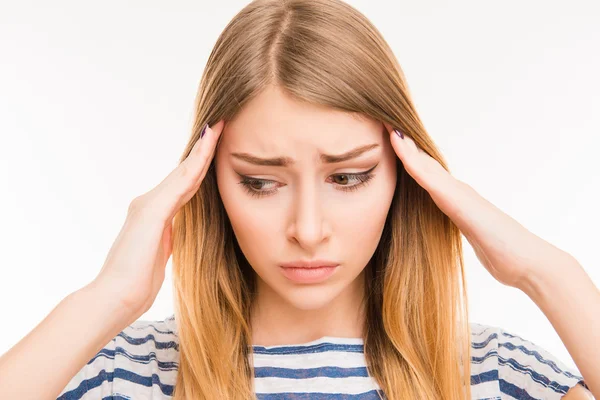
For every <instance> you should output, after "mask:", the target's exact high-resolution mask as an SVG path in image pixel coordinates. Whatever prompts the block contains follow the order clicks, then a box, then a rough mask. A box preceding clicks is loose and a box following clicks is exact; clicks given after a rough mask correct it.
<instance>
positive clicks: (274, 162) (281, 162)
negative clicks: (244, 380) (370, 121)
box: [231, 143, 379, 167]
mask: <svg viewBox="0 0 600 400" xmlns="http://www.w3.org/2000/svg"><path fill="white" fill-rule="evenodd" d="M377 147H379V144H377V143H372V144H367V145H364V146H359V147H357V148H355V149H352V150H350V151H347V152H345V153H342V154H320V157H319V158H320V160H321V162H322V163H324V164H335V163H340V162H343V161H348V160H352V159H354V158H357V157H359V156H360V155H362V154H363V153H366V152H367V151H369V150H373V149H375V148H377ZM231 155H232V156H233V157H235V158H237V159H239V160H242V161H246V162H247V163H250V164H254V165H263V166H269V167H287V166H290V165H293V164H294V160H293V159H292V158H290V157H273V158H261V157H257V156H254V155H252V154H249V153H231Z"/></svg>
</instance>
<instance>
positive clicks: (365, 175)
mask: <svg viewBox="0 0 600 400" xmlns="http://www.w3.org/2000/svg"><path fill="white" fill-rule="evenodd" d="M376 166H377V165H375V167H376ZM375 167H373V168H371V169H369V170H368V171H365V172H359V173H356V174H334V175H332V176H347V177H348V179H349V180H350V179H357V180H358V181H359V183H357V184H356V185H352V186H344V185H341V186H340V187H341V189H339V190H341V191H344V192H352V191H355V190H358V189H359V188H361V187H363V186H365V185H367V183H369V181H370V180H371V179H372V178H373V176H375V174H373V173H371V171H373V169H375ZM238 175H240V174H238ZM240 177H242V180H241V181H240V182H239V183H240V185H242V186H243V187H244V190H246V192H247V193H248V194H250V195H251V196H254V197H264V196H268V195H270V194H272V193H275V192H276V191H277V189H271V190H265V191H261V190H256V189H252V187H251V186H250V185H252V184H256V183H265V182H267V183H268V182H274V181H272V180H268V179H257V178H252V177H249V176H246V175H240Z"/></svg>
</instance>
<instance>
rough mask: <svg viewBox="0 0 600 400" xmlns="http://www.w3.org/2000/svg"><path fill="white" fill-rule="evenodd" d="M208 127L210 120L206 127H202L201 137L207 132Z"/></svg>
mask: <svg viewBox="0 0 600 400" xmlns="http://www.w3.org/2000/svg"><path fill="white" fill-rule="evenodd" d="M207 127H208V122H207V123H206V125H204V128H202V132H200V139H202V137H203V136H204V134H205V133H206V128H207Z"/></svg>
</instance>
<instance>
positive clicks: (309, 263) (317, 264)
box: [281, 260, 339, 268]
mask: <svg viewBox="0 0 600 400" xmlns="http://www.w3.org/2000/svg"><path fill="white" fill-rule="evenodd" d="M338 265H339V263H337V262H334V261H328V260H298V261H292V262H288V263H283V264H281V266H282V267H283V268H322V267H329V268H330V267H336V266H338Z"/></svg>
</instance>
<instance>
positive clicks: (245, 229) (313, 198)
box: [215, 88, 600, 400]
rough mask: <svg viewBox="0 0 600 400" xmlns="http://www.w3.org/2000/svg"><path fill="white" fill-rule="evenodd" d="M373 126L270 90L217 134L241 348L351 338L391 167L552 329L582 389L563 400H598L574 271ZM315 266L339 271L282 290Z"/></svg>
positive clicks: (599, 304) (588, 323) (582, 293)
mask: <svg viewBox="0 0 600 400" xmlns="http://www.w3.org/2000/svg"><path fill="white" fill-rule="evenodd" d="M384 127H385V129H383V130H382V129H381V128H382V126H381V123H380V122H378V121H374V120H368V119H364V118H363V119H359V118H356V116H353V115H351V114H347V113H341V112H336V111H332V110H330V109H325V108H318V107H315V106H313V105H308V104H304V103H298V102H295V101H293V100H292V99H291V98H289V97H287V96H285V95H284V94H283V93H282V92H279V91H277V90H276V89H275V88H271V89H269V90H267V91H265V92H263V93H262V94H261V95H260V96H259V97H257V98H255V99H254V100H253V101H252V102H250V103H249V104H247V105H246V107H244V110H243V111H241V112H240V113H239V114H238V115H237V116H236V119H235V120H233V121H228V122H227V123H226V126H225V127H224V130H227V134H225V135H223V136H222V141H221V143H220V147H218V148H217V150H216V154H215V157H216V166H217V182H218V187H219V191H220V193H221V197H222V200H223V203H224V206H225V209H226V211H227V214H228V216H229V218H230V220H231V223H232V226H233V229H234V231H235V235H236V237H237V239H238V242H239V244H240V247H241V249H242V251H243V252H244V255H245V256H246V258H247V259H248V261H249V262H250V264H251V266H252V268H253V269H254V271H255V272H256V274H257V276H258V277H259V279H258V283H259V284H258V298H257V302H256V308H255V309H254V310H253V313H252V321H251V322H252V327H253V344H258V345H263V346H270V345H279V344H289V343H303V342H307V341H311V340H314V339H317V338H320V337H322V336H337V337H361V336H362V332H361V329H360V328H361V326H362V322H363V320H364V310H362V309H360V307H358V305H359V304H360V300H361V296H362V287H363V286H362V285H363V284H364V279H363V276H364V275H363V274H362V272H363V270H364V268H365V266H366V265H367V263H368V261H369V259H370V258H371V256H372V255H373V252H374V251H375V248H376V246H377V243H378V242H379V239H380V237H381V232H382V229H383V225H384V221H385V217H386V215H387V212H388V210H389V206H390V204H391V200H392V196H393V193H394V188H395V186H396V179H397V177H396V173H395V163H396V161H397V158H399V159H400V160H401V162H402V164H403V165H404V167H405V169H406V171H407V172H408V173H409V174H410V175H411V176H412V177H413V178H414V179H415V181H416V182H417V183H419V184H420V185H421V186H422V187H423V188H424V189H426V190H427V191H428V193H429V194H430V195H431V197H432V199H433V200H434V201H435V203H436V204H437V205H438V206H439V208H440V210H441V211H443V212H444V213H445V214H446V215H448V216H449V217H450V218H451V219H452V221H453V222H454V223H455V224H456V225H457V226H458V228H459V229H460V230H461V232H462V233H463V234H464V235H465V237H466V238H467V240H468V241H469V243H470V244H471V245H472V246H473V249H474V251H475V253H476V255H477V257H478V259H479V260H480V262H481V264H482V266H483V267H485V268H486V269H487V270H488V272H489V273H490V274H491V275H492V276H493V277H494V278H495V279H496V280H497V281H498V282H500V283H502V284H504V285H508V286H512V287H514V288H517V289H520V290H521V291H523V292H524V293H525V294H527V295H528V296H529V297H530V298H531V300H532V301H534V302H535V304H536V305H538V306H539V308H540V309H541V310H542V312H544V314H545V315H546V316H547V317H548V319H549V320H550V321H551V322H552V324H553V326H554V327H555V329H556V331H557V333H558V334H559V336H560V337H561V339H562V340H563V343H564V344H565V346H566V348H567V350H568V351H569V353H570V354H571V356H572V357H573V360H574V361H575V363H576V364H577V367H578V369H579V371H581V373H582V375H583V377H584V379H585V381H586V383H587V384H588V386H589V387H590V388H591V389H592V392H591V393H590V392H589V391H587V390H585V389H584V388H583V387H582V386H580V385H577V386H575V387H573V388H572V389H571V390H569V392H568V393H567V394H566V395H565V396H564V397H563V398H567V399H571V400H574V399H588V398H593V397H592V395H593V394H598V393H599V392H600V387H599V386H598V382H599V381H600V380H599V377H600V369H599V368H598V363H597V360H598V359H599V358H600V355H599V354H598V351H597V350H595V349H597V346H596V343H597V342H598V340H597V332H599V331H600V329H597V328H599V327H600V326H599V323H598V321H599V320H598V318H597V316H596V313H595V311H594V310H598V309H600V291H599V290H598V288H597V287H595V286H594V284H593V282H592V281H591V279H590V277H589V276H588V275H587V274H586V273H585V271H584V269H583V268H582V267H581V265H580V264H579V263H578V262H577V260H576V259H575V258H574V257H573V256H572V255H570V254H568V253H566V252H564V251H563V250H561V249H559V248H557V247H556V246H554V245H552V244H551V243H549V242H547V241H545V240H543V239H542V238H540V237H538V236H536V235H534V234H533V233H531V232H530V231H528V230H527V229H525V228H524V227H523V226H522V225H521V224H519V223H518V222H517V221H515V220H514V219H513V218H511V217H510V216H508V215H507V214H505V213H504V212H502V211H501V210H500V209H498V208H497V207H496V206H494V205H493V204H492V203H490V202H489V201H487V200H486V199H485V198H483V197H482V196H480V195H479V194H478V193H477V191H476V190H475V189H473V188H472V187H470V186H469V185H468V184H466V183H464V182H462V181H459V180H458V179H456V178H454V177H453V176H452V175H451V174H449V173H448V172H447V171H446V170H445V169H444V168H442V166H441V165H439V163H438V162H437V161H435V160H434V159H433V158H431V157H430V156H429V155H428V154H427V153H425V152H424V151H423V150H422V149H421V148H420V147H419V146H418V145H417V144H416V143H415V142H414V141H413V140H412V138H410V137H409V136H407V135H406V134H405V135H404V136H403V137H402V136H401V135H397V134H396V132H395V131H394V129H393V127H391V126H389V125H388V124H384ZM370 143H377V144H379V147H378V149H376V150H373V151H372V152H369V153H366V154H364V155H363V156H361V157H360V158H357V159H355V160H352V161H345V162H342V163H339V164H335V165H324V164H321V163H319V162H318V160H319V157H318V154H319V152H325V153H330V154H331V153H334V154H335V153H338V154H339V153H342V152H345V151H348V150H350V149H353V148H355V147H356V146H360V145H365V144H370ZM390 144H391V146H390ZM235 152H246V153H251V154H254V155H257V156H260V157H276V156H287V157H290V158H292V159H293V160H295V163H294V164H293V165H292V166H288V167H285V168H284V167H274V166H254V165H252V164H249V163H247V162H244V161H242V160H239V159H236V158H235V157H233V155H232V153H235ZM376 164H377V167H376V168H375V170H374V171H373V172H374V177H373V179H371V180H370V181H369V183H368V184H367V185H366V186H362V187H360V188H358V190H356V191H353V192H344V191H340V190H339V187H340V185H339V183H340V182H344V183H343V184H342V185H344V184H347V185H352V184H356V183H358V182H357V181H355V180H354V179H350V182H348V183H345V181H344V180H343V179H341V180H339V179H336V178H334V175H339V174H348V173H358V172H363V171H366V170H368V169H369V168H371V167H373V166H374V165H376ZM238 174H242V175H248V176H251V177H252V178H255V179H266V180H268V182H263V184H262V186H261V184H260V183H259V184H253V185H252V186H253V187H254V188H255V189H257V190H266V191H269V192H270V191H271V190H273V189H275V192H272V193H269V194H267V195H266V196H264V197H260V198H257V197H253V196H251V195H249V194H248V193H247V192H245V191H244V189H243V188H242V186H241V185H239V175H238ZM332 178H334V180H332ZM315 258H324V259H329V260H332V261H337V262H339V263H340V268H338V270H337V271H336V274H334V275H333V276H331V277H330V278H329V280H327V281H326V282H323V283H320V284H313V285H299V284H294V283H292V282H290V281H288V280H286V278H285V277H284V276H283V275H282V274H281V272H280V268H279V266H278V265H279V263H281V262H286V261H293V260H298V259H315ZM565 277H569V278H568V279H565ZM574 310H578V312H577V313H576V312H574Z"/></svg>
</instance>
